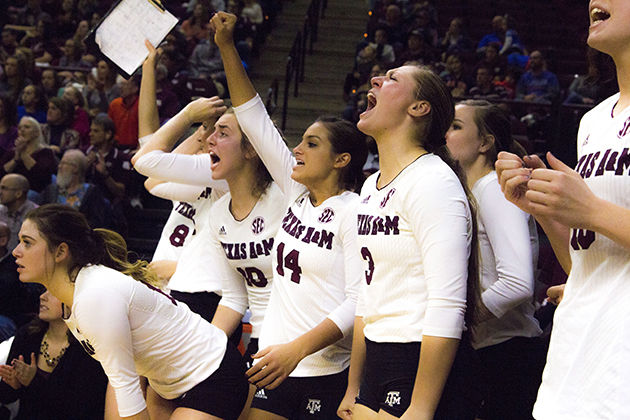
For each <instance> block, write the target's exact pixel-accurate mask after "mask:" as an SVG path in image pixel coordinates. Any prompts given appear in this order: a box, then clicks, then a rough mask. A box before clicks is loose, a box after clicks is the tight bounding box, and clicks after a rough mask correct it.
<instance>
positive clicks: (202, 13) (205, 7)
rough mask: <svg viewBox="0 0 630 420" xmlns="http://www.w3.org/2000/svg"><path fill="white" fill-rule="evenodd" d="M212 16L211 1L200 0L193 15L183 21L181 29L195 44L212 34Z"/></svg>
mask: <svg viewBox="0 0 630 420" xmlns="http://www.w3.org/2000/svg"><path fill="white" fill-rule="evenodd" d="M210 17H212V10H211V9H210V2H209V1H203V0H202V1H199V2H197V4H195V7H194V8H193V13H192V16H191V17H190V18H188V19H186V20H185V21H183V22H182V26H181V31H182V33H183V34H184V35H185V36H186V39H187V40H188V41H190V42H192V43H193V44H197V42H199V41H201V40H202V39H207V38H208V36H209V35H210V28H209V22H210Z"/></svg>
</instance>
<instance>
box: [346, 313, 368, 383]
mask: <svg viewBox="0 0 630 420" xmlns="http://www.w3.org/2000/svg"><path fill="white" fill-rule="evenodd" d="M364 327H365V323H364V322H363V317H360V316H357V317H355V319H354V332H353V334H352V354H351V356H350V371H349V372H348V388H347V391H346V392H352V393H353V395H359V387H360V386H361V379H362V378H363V366H364V365H365V335H364V334H363V328H364Z"/></svg>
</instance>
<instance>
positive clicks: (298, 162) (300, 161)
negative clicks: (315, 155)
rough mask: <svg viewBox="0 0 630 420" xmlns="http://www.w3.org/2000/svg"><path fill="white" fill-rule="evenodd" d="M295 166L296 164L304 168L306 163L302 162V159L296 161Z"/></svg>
mask: <svg viewBox="0 0 630 420" xmlns="http://www.w3.org/2000/svg"><path fill="white" fill-rule="evenodd" d="M295 164H296V165H297V166H303V165H304V161H303V160H301V159H295Z"/></svg>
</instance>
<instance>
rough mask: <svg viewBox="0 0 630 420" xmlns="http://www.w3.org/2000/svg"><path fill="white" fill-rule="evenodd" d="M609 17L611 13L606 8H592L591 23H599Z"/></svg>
mask: <svg viewBox="0 0 630 420" xmlns="http://www.w3.org/2000/svg"><path fill="white" fill-rule="evenodd" d="M609 18H610V13H608V12H607V11H606V10H603V9H600V8H599V7H593V8H592V9H591V25H593V26H595V25H599V24H600V23H602V22H604V21H606V20H608V19H609Z"/></svg>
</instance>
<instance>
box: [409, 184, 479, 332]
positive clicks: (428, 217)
mask: <svg viewBox="0 0 630 420" xmlns="http://www.w3.org/2000/svg"><path fill="white" fill-rule="evenodd" d="M418 187H419V188H417V189H412V190H411V192H412V194H411V195H409V196H408V197H407V205H406V209H405V210H406V214H408V215H409V220H410V223H411V224H412V226H413V232H414V236H415V237H416V241H417V242H418V246H419V247H420V253H421V258H422V264H423V267H424V276H425V280H426V283H427V290H428V301H427V309H426V313H425V316H424V325H423V335H429V336H436V337H448V338H461V333H462V330H463V328H464V315H465V313H466V286H467V282H466V280H467V278H468V257H469V255H470V242H471V236H470V234H469V232H470V230H469V227H470V226H471V224H470V213H469V209H468V201H467V200H466V196H465V195H464V193H463V191H462V189H461V185H459V182H457V181H456V180H455V181H452V180H449V181H448V182H443V181H442V180H437V179H436V180H434V181H433V182H432V180H425V181H423V183H422V185H421V186H420V185H418Z"/></svg>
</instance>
